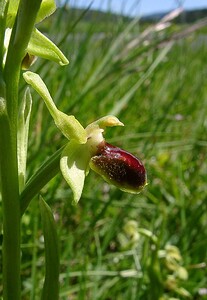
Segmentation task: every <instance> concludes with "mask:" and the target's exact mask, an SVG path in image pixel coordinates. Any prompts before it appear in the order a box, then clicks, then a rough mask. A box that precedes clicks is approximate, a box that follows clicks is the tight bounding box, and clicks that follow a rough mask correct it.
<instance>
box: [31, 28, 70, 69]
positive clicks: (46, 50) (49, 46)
mask: <svg viewBox="0 0 207 300" xmlns="http://www.w3.org/2000/svg"><path fill="white" fill-rule="evenodd" d="M27 52H28V53H30V54H32V55H35V56H39V57H42V58H45V59H49V60H52V61H54V62H56V63H58V64H60V65H61V66H63V65H67V64H68V63H69V61H68V59H67V58H66V57H65V55H64V54H63V53H62V52H61V51H60V49H59V48H58V47H57V46H56V45H55V44H54V43H53V42H52V41H51V40H49V39H48V38H47V37H46V36H44V35H43V34H42V33H41V32H40V31H39V30H37V29H36V28H35V29H34V30H33V32H32V36H31V39H30V41H29V44H28V47H27Z"/></svg>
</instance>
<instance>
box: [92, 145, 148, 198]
mask: <svg viewBox="0 0 207 300" xmlns="http://www.w3.org/2000/svg"><path fill="white" fill-rule="evenodd" d="M90 167H91V169H92V170H94V171H95V172H96V173H98V174H100V175H101V176H102V177H103V178H104V179H105V180H106V181H107V182H108V183H110V184H113V185H115V186H117V187H118V188H119V189H120V190H122V191H125V192H130V193H134V194H136V193H139V192H140V191H141V190H142V189H143V187H144V186H145V185H146V184H147V175H146V170H145V168H144V165H143V164H142V162H141V161H140V160H139V159H138V158H137V157H135V156H134V155H132V154H131V153H129V152H127V151H124V150H122V149H120V148H118V147H115V146H112V145H110V144H108V143H106V142H105V141H104V142H102V143H101V144H100V145H99V146H98V150H97V153H96V155H95V156H93V157H92V158H91V160H90Z"/></svg>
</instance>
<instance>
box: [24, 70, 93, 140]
mask: <svg viewBox="0 0 207 300" xmlns="http://www.w3.org/2000/svg"><path fill="white" fill-rule="evenodd" d="M23 77H24V79H25V81H26V82H27V83H28V84H30V85H31V86H32V87H33V88H34V89H35V90H36V91H37V93H38V94H39V95H40V96H41V97H42V99H43V100H44V102H45V104H46V106H47V108H48V110H49V112H50V114H51V116H52V117H53V119H54V121H55V124H56V126H57V127H58V128H59V129H60V131H61V132H62V134H63V135H64V136H65V137H66V138H67V139H75V140H76V141H77V143H80V144H84V143H86V141H87V135H86V131H85V129H84V128H83V126H82V125H81V124H80V123H79V122H78V120H76V118H75V117H74V116H68V115H66V114H65V113H63V112H61V111H60V110H58V109H57V107H56V105H55V103H54V102H53V99H52V97H51V96H50V93H49V91H48V89H47V87H46V85H45V83H44V82H43V80H42V79H41V77H40V76H39V75H38V74H36V73H33V72H30V71H28V72H25V73H24V74H23Z"/></svg>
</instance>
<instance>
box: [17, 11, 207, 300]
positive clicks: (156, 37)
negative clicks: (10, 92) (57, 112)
mask: <svg viewBox="0 0 207 300" xmlns="http://www.w3.org/2000/svg"><path fill="white" fill-rule="evenodd" d="M86 15H87V12H84V11H81V12H78V11H71V10H66V9H60V10H59V11H57V12H56V14H55V15H54V16H52V17H50V18H49V19H48V20H47V21H46V22H45V23H44V24H43V25H44V26H45V27H44V28H43V29H44V30H45V31H47V33H48V35H49V36H50V37H51V38H54V41H55V42H56V43H57V40H58V41H59V44H60V48H61V50H62V51H63V52H64V53H65V54H66V56H67V57H68V58H69V60H70V65H69V66H67V67H62V68H60V67H59V66H54V63H52V62H44V61H43V60H41V59H39V61H38V62H37V63H36V64H35V65H34V67H33V70H34V71H37V70H38V72H40V74H41V76H42V78H44V80H45V82H46V84H47V86H48V88H49V90H50V91H51V94H52V96H53V98H54V99H55V102H56V104H57V106H58V108H59V109H61V110H62V111H64V112H67V113H68V114H74V115H75V116H76V117H77V119H78V120H79V121H80V122H81V123H82V124H83V125H85V126H86V125H87V124H89V123H90V122H92V121H94V120H95V119H98V118H100V117H102V116H104V115H106V114H114V115H116V116H117V117H118V118H119V119H120V120H121V121H122V122H123V123H124V124H125V127H124V128H115V129H114V128H113V129H108V130H107V133H106V139H107V141H108V142H110V143H112V144H114V145H117V146H120V147H122V148H124V149H126V150H128V151H130V152H132V153H134V154H135V155H137V156H138V157H140V158H141V159H142V160H143V161H144V163H145V166H146V169H147V172H148V182H149V185H148V186H147V187H146V188H145V190H144V191H143V192H142V193H141V194H139V195H130V194H126V193H123V192H121V191H119V190H118V189H116V188H114V187H111V186H108V185H107V184H106V183H104V182H103V180H102V179H101V178H100V177H99V176H98V175H96V174H94V173H93V172H91V173H90V174H89V176H88V177H87V180H86V185H85V188H84V192H83V196H82V199H81V201H80V203H79V204H78V206H77V207H74V206H72V205H71V198H72V195H71V191H70V189H69V187H68V186H67V184H66V183H65V182H64V180H63V178H62V177H61V175H60V174H59V175H58V176H56V178H54V179H53V180H52V181H51V183H50V184H49V185H47V186H46V187H45V188H44V189H43V190H42V195H43V196H44V199H45V200H47V202H48V204H49V205H50V206H51V207H52V210H53V212H54V215H55V219H56V221H57V228H58V235H59V240H60V254H61V274H60V284H61V296H60V299H100V300H106V299H118V300H119V299H134V300H137V299H143V300H146V299H153V300H156V299H170V298H171V299H172V298H173V297H174V298H176V299H202V300H203V299H207V290H206V287H207V267H206V264H207V247H206V245H207V202H206V200H207V189H206V174H207V161H206V152H207V151H206V150H207V139H206V131H207V117H206V115H207V68H206V66H207V30H206V28H205V27H203V28H200V29H199V30H197V31H195V30H194V27H192V33H191V34H187V33H186V30H187V29H189V27H190V26H193V24H190V25H189V24H188V25H187V24H185V23H184V24H179V25H178V24H176V23H175V24H174V25H172V26H170V27H167V28H166V29H163V30H160V29H161V25H164V23H163V22H161V23H160V24H159V25H160V27H158V26H157V25H156V24H146V23H145V24H142V23H141V24H140V23H139V21H138V20H130V19H127V18H124V17H121V16H119V17H116V18H115V19H114V16H113V17H111V15H110V14H108V15H105V18H104V17H103V18H96V17H94V18H93V19H87V18H85V17H84V16H86ZM114 20H115V21H114ZM23 85H24V83H23V82H22V87H23ZM22 94H23V89H22ZM33 96H34V101H33V102H34V103H33V106H34V109H33V115H32V120H31V126H30V132H31V133H30V147H29V149H30V152H29V158H28V166H29V172H30V175H31V174H32V173H33V172H34V171H35V170H36V169H37V168H38V167H39V166H40V164H42V163H43V161H44V160H45V159H46V158H47V157H48V156H50V155H51V154H52V153H53V152H54V151H55V150H57V149H59V148H60V147H61V146H62V145H63V144H64V143H65V140H64V138H63V136H62V135H61V134H60V133H59V132H58V131H57V128H56V127H55V126H54V124H53V121H52V119H51V117H50V115H49V113H48V112H47V110H46V108H45V107H44V104H43V102H41V101H40V99H38V96H37V94H36V93H33ZM40 228H41V225H40V212H39V207H38V203H37V201H36V199H34V200H33V201H32V203H31V205H30V207H29V209H28V213H26V215H25V216H24V218H23V224H22V231H23V238H22V260H23V267H22V278H23V285H24V286H23V290H24V291H23V299H31V300H32V299H39V297H40V296H39V295H40V290H41V287H42V284H43V281H42V280H43V274H44V259H43V257H44V255H43V254H44V246H43V237H42V231H41V229H40ZM174 298H173V299H174Z"/></svg>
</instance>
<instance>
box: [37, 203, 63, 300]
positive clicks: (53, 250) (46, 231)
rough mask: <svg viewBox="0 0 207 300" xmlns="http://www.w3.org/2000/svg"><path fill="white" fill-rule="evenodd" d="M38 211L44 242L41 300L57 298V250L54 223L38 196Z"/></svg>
mask: <svg viewBox="0 0 207 300" xmlns="http://www.w3.org/2000/svg"><path fill="white" fill-rule="evenodd" d="M40 211H41V218H42V226H43V235H44V243H45V281H44V286H43V291H42V298H41V299H42V300H50V299H53V300H58V299H59V265H60V263H59V251H58V236H57V231H56V224H55V220H54V217H53V214H52V211H51V209H50V207H49V206H48V205H47V204H46V202H45V201H44V200H43V198H42V197H40Z"/></svg>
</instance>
